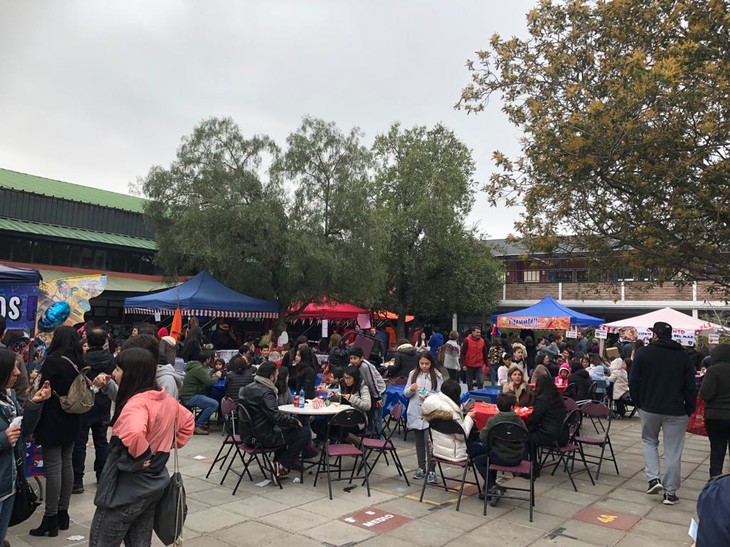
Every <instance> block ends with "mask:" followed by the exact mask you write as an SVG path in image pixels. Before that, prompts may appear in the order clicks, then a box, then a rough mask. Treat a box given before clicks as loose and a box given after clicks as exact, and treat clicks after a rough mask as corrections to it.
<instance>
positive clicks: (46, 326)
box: [38, 274, 106, 343]
mask: <svg viewBox="0 0 730 547" xmlns="http://www.w3.org/2000/svg"><path fill="white" fill-rule="evenodd" d="M105 288H106V275H104V274H96V275H81V276H75V277H64V278H61V279H54V280H53V281H41V283H40V286H39V288H38V289H39V290H38V331H39V337H40V338H43V339H44V341H45V342H46V343H48V342H49V341H50V338H51V333H52V332H53V329H55V328H56V327H57V326H58V325H76V324H78V323H83V322H84V314H85V313H86V312H87V311H89V310H91V304H90V303H89V300H91V299H92V298H94V297H96V296H99V295H100V294H101V293H103V292H104V289H105Z"/></svg>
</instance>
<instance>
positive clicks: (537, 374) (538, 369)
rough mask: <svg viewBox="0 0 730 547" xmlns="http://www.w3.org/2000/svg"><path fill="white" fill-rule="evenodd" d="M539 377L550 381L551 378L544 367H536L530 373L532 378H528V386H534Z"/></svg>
mask: <svg viewBox="0 0 730 547" xmlns="http://www.w3.org/2000/svg"><path fill="white" fill-rule="evenodd" d="M540 376H547V377H548V378H550V379H551V380H552V378H553V377H552V376H550V371H549V370H548V368H547V367H546V366H545V365H537V366H536V367H535V370H533V371H532V376H531V377H530V384H536V383H537V380H538V378H540Z"/></svg>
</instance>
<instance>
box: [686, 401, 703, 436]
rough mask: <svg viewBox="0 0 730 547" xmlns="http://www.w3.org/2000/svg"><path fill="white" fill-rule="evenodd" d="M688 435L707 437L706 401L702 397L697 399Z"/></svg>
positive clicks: (690, 418) (690, 419) (688, 427)
mask: <svg viewBox="0 0 730 547" xmlns="http://www.w3.org/2000/svg"><path fill="white" fill-rule="evenodd" d="M687 433H694V434H695V435H702V436H703V437H707V427H706V426H705V400H704V399H702V398H701V397H697V403H696V405H695V411H694V412H693V413H692V415H691V416H690V417H689V423H688V424H687Z"/></svg>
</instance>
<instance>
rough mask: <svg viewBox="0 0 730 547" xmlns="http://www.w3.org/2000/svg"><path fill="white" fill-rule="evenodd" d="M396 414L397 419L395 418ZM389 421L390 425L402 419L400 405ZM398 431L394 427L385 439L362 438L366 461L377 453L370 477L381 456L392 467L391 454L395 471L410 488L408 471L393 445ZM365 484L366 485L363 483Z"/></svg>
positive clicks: (391, 414)
mask: <svg viewBox="0 0 730 547" xmlns="http://www.w3.org/2000/svg"><path fill="white" fill-rule="evenodd" d="M394 414H395V417H394V416H393V415H394ZM388 418H389V420H388V423H390V421H392V420H399V419H401V418H402V415H401V404H400V403H398V404H397V405H395V406H394V407H393V409H392V410H391V411H390V414H389V416H388ZM385 431H388V429H387V427H386V429H385V430H384V432H383V434H384V435H386V433H385ZM397 431H398V426H395V427H393V428H392V429H391V430H390V431H389V432H388V433H387V435H386V436H385V438H378V439H374V438H371V437H363V438H362V449H363V452H364V453H365V459H364V460H363V461H365V460H367V459H369V458H370V455H371V454H372V453H373V452H377V453H378V455H377V456H376V458H375V461H374V462H373V463H372V464H371V465H370V471H368V475H369V474H370V473H372V472H373V469H375V466H376V465H377V463H378V460H380V456H383V457H384V458H385V463H386V464H387V465H390V464H389V463H388V454H391V456H392V457H393V463H394V464H395V469H396V471H398V476H399V477H400V476H402V477H403V478H404V479H405V480H406V486H410V483H409V482H408V477H407V476H406V470H405V469H404V467H403V464H402V463H401V461H400V458H399V457H398V451H397V450H396V448H395V444H393V441H392V437H393V435H394V434H395V433H396V432H397ZM363 484H364V483H363Z"/></svg>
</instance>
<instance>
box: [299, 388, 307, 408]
mask: <svg viewBox="0 0 730 547" xmlns="http://www.w3.org/2000/svg"><path fill="white" fill-rule="evenodd" d="M306 397H307V396H306V395H305V394H304V388H302V389H300V390H299V408H304V403H305V402H306V400H307V398H306Z"/></svg>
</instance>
